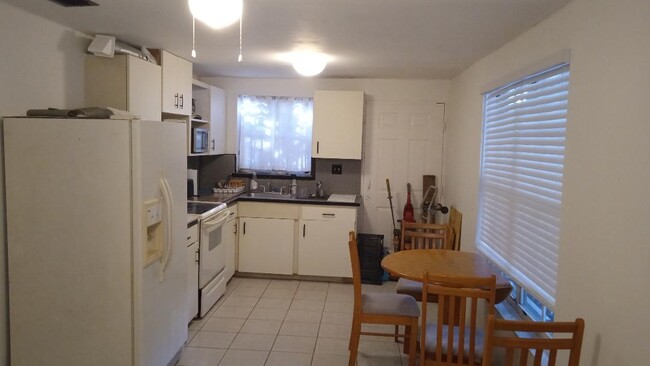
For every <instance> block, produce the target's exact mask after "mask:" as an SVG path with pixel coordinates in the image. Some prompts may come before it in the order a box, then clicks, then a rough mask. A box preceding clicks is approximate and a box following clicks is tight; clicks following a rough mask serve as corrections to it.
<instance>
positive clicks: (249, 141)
mask: <svg viewBox="0 0 650 366" xmlns="http://www.w3.org/2000/svg"><path fill="white" fill-rule="evenodd" d="M237 111H238V114H239V168H240V169H250V170H265V171H280V172H282V171H286V172H294V173H295V172H309V171H311V134H312V119H313V100H312V98H294V97H274V96H248V95H241V96H239V100H238V103H237Z"/></svg>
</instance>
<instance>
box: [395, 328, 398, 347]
mask: <svg viewBox="0 0 650 366" xmlns="http://www.w3.org/2000/svg"><path fill="white" fill-rule="evenodd" d="M398 334H399V325H395V343H397V342H399V337H398V336H397V335H398Z"/></svg>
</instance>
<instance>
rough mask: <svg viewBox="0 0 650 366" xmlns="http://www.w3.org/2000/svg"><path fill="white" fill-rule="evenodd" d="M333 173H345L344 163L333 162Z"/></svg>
mask: <svg viewBox="0 0 650 366" xmlns="http://www.w3.org/2000/svg"><path fill="white" fill-rule="evenodd" d="M332 174H339V175H340V174H343V165H342V164H332Z"/></svg>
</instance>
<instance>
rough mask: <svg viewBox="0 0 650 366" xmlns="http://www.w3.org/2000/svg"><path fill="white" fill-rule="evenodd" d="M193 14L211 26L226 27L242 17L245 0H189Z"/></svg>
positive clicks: (214, 27)
mask: <svg viewBox="0 0 650 366" xmlns="http://www.w3.org/2000/svg"><path fill="white" fill-rule="evenodd" d="M188 4H189V6H190V12H192V15H193V16H194V17H195V18H196V19H198V20H200V21H202V22H203V23H205V24H207V25H208V26H209V27H210V28H213V29H220V28H225V27H227V26H229V25H231V24H233V23H234V22H236V21H237V20H239V18H240V17H241V14H242V8H243V0H188Z"/></svg>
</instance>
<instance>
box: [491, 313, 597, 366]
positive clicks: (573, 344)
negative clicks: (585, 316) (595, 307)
mask: <svg viewBox="0 0 650 366" xmlns="http://www.w3.org/2000/svg"><path fill="white" fill-rule="evenodd" d="M584 329H585V322H584V320H582V319H581V318H577V319H576V320H575V321H573V322H534V321H515V320H502V319H496V318H495V317H494V315H490V316H489V317H488V325H487V329H486V337H485V354H484V357H483V366H490V365H491V362H492V351H493V350H494V349H495V348H504V349H505V361H500V362H499V365H506V366H513V365H515V364H513V361H516V362H517V363H516V365H529V364H530V363H529V362H528V356H529V354H530V351H531V350H534V352H535V355H534V356H533V357H534V358H533V363H532V365H533V366H541V365H542V364H544V365H548V366H554V365H555V363H556V358H557V352H558V351H560V350H567V351H568V352H569V361H568V363H567V365H568V366H578V364H579V363H580V348H581V347H582V334H583V332H584ZM497 332H498V334H497ZM515 332H525V333H524V334H531V333H532V334H534V335H537V334H539V335H541V336H540V337H536V338H520V337H518V336H517V334H515ZM544 333H553V338H549V337H547V336H545V335H543V334H544ZM556 335H562V336H563V337H558V338H555V336H556ZM567 336H570V338H566V337H567ZM516 353H519V357H516V356H515V355H516ZM545 353H546V357H544V354H545ZM544 358H547V362H546V363H542V360H543V359H544ZM503 362H505V363H503Z"/></svg>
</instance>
